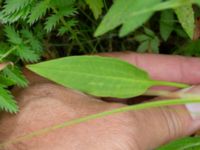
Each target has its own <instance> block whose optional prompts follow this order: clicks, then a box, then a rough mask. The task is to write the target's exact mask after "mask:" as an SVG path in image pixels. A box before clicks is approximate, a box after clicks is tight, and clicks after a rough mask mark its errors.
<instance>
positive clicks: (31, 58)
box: [13, 44, 40, 63]
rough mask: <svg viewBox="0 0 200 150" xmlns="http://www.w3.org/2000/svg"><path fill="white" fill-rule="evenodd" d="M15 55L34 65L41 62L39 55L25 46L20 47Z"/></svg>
mask: <svg viewBox="0 0 200 150" xmlns="http://www.w3.org/2000/svg"><path fill="white" fill-rule="evenodd" d="M13 54H15V55H17V56H19V58H20V59H21V60H23V61H25V62H30V63H33V62H37V61H39V60H40V56H39V54H37V53H35V52H34V51H33V50H31V49H30V47H28V46H26V45H24V44H21V45H19V46H18V49H17V50H16V51H15V52H14V53H13Z"/></svg>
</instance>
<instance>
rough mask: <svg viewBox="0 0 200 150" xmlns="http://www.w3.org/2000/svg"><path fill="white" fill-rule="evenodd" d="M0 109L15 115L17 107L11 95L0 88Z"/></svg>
mask: <svg viewBox="0 0 200 150" xmlns="http://www.w3.org/2000/svg"><path fill="white" fill-rule="evenodd" d="M0 109H2V110H6V111H8V112H11V113H16V112H17V111H18V107H17V105H16V101H15V100H14V99H13V97H12V95H11V93H10V92H9V91H8V90H6V89H4V88H3V87H1V86H0Z"/></svg>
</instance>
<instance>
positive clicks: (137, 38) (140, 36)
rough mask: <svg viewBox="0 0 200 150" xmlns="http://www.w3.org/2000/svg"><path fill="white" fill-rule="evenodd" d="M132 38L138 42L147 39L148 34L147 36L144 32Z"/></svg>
mask: <svg viewBox="0 0 200 150" xmlns="http://www.w3.org/2000/svg"><path fill="white" fill-rule="evenodd" d="M134 39H135V40H136V41H138V42H143V41H146V40H149V36H147V35H146V34H140V35H136V36H135V37H134Z"/></svg>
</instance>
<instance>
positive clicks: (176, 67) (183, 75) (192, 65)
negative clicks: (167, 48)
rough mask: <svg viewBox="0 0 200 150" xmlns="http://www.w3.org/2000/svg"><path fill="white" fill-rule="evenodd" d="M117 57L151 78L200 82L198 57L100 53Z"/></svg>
mask: <svg viewBox="0 0 200 150" xmlns="http://www.w3.org/2000/svg"><path fill="white" fill-rule="evenodd" d="M100 55H103V56H111V57H117V58H120V59H122V60H125V61H127V62H129V63H131V64H135V65H136V66H138V67H140V68H143V69H144V70H146V71H147V72H148V73H149V74H150V76H151V77H152V78H153V79H156V80H166V81H172V82H183V83H187V84H198V83H200V70H199V69H200V59H199V58H192V57H183V56H169V55H156V54H137V53H133V52H116V53H102V54H100Z"/></svg>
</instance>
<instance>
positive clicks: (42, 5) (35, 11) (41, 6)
mask: <svg viewBox="0 0 200 150" xmlns="http://www.w3.org/2000/svg"><path fill="white" fill-rule="evenodd" d="M49 8H50V0H43V1H40V2H39V3H37V4H36V5H35V7H33V8H32V10H31V13H30V16H29V19H28V23H30V24H33V23H35V22H36V21H38V19H40V18H41V17H42V16H44V15H45V14H46V12H47V10H48V9H49Z"/></svg>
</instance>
